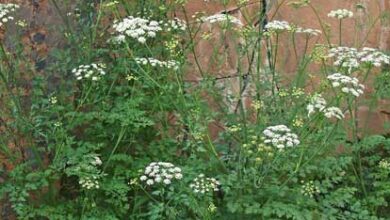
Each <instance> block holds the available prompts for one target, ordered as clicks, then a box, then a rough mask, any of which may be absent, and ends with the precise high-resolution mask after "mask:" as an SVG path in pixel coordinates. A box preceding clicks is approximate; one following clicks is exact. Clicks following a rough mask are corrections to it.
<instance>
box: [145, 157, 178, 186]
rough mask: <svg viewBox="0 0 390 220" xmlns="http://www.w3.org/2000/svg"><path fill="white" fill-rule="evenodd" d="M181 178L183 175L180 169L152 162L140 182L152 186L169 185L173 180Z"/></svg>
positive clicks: (168, 164)
mask: <svg viewBox="0 0 390 220" xmlns="http://www.w3.org/2000/svg"><path fill="white" fill-rule="evenodd" d="M181 178H183V175H182V173H181V169H180V168H179V167H175V166H174V165H173V164H171V163H168V162H152V163H150V164H149V165H148V166H147V167H146V168H145V171H144V175H142V176H141V177H140V180H141V181H142V182H145V183H146V185H149V186H151V185H155V184H164V185H169V184H171V183H172V181H173V180H175V179H176V180H180V179H181Z"/></svg>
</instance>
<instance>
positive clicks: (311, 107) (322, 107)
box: [306, 94, 344, 119]
mask: <svg viewBox="0 0 390 220" xmlns="http://www.w3.org/2000/svg"><path fill="white" fill-rule="evenodd" d="M326 105H327V102H326V100H325V99H324V98H322V96H321V95H320V94H316V95H315V96H313V98H312V99H311V101H310V103H309V104H308V105H307V107H306V109H307V111H308V116H309V117H310V115H312V114H314V113H315V112H322V113H324V115H325V117H327V118H333V117H335V118H337V119H343V118H344V114H343V112H342V111H341V109H340V108H337V107H326Z"/></svg>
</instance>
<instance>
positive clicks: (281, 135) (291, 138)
mask: <svg viewBox="0 0 390 220" xmlns="http://www.w3.org/2000/svg"><path fill="white" fill-rule="evenodd" d="M263 134H264V136H265V140H264V143H266V144H272V146H274V147H276V148H278V149H280V150H282V149H284V148H285V147H294V146H297V145H299V144H300V141H299V140H298V136H297V135H296V134H294V133H292V132H291V130H290V129H289V128H288V127H287V126H285V125H276V126H270V127H267V128H266V129H265V130H264V131H263Z"/></svg>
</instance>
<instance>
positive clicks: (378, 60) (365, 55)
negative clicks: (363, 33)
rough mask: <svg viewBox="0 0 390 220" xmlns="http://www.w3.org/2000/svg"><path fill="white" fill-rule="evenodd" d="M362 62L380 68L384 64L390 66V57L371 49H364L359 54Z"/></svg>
mask: <svg viewBox="0 0 390 220" xmlns="http://www.w3.org/2000/svg"><path fill="white" fill-rule="evenodd" d="M357 57H358V58H359V60H360V62H362V63H369V64H372V65H374V66H376V67H380V66H381V65H382V64H383V63H384V64H390V56H388V55H386V54H384V53H383V52H381V51H379V50H377V49H374V48H369V47H364V48H363V49H362V50H361V51H360V52H359V53H358V54H357Z"/></svg>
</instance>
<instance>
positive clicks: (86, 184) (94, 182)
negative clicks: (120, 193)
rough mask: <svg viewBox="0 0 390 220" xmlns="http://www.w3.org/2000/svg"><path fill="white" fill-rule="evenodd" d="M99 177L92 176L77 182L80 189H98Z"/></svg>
mask: <svg viewBox="0 0 390 220" xmlns="http://www.w3.org/2000/svg"><path fill="white" fill-rule="evenodd" d="M98 179H99V177H98V176H92V177H81V178H80V180H79V184H80V185H81V187H82V188H85V189H99V188H100V185H99V180H98Z"/></svg>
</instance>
